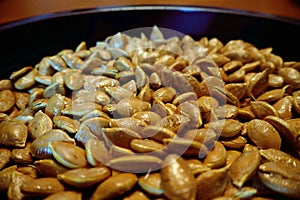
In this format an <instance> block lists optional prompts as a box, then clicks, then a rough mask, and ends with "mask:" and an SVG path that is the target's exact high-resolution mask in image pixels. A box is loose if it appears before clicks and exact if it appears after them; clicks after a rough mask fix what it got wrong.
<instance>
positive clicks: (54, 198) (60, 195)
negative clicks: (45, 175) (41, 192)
mask: <svg viewBox="0 0 300 200" xmlns="http://www.w3.org/2000/svg"><path fill="white" fill-rule="evenodd" d="M81 197H82V194H81V193H80V192H75V191H62V192H57V193H54V194H51V195H50V196H48V197H46V198H45V199H44V200H70V199H72V200H81V199H82V198H81Z"/></svg>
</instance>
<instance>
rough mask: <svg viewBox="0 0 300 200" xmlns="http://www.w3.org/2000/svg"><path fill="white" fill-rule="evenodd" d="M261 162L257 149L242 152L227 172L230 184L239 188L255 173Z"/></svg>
mask: <svg viewBox="0 0 300 200" xmlns="http://www.w3.org/2000/svg"><path fill="white" fill-rule="evenodd" d="M260 161H261V156H260V153H259V151H258V149H257V148H256V147H255V148H253V149H252V150H247V151H244V152H243V153H242V154H241V155H240V156H239V157H238V158H237V159H235V161H233V163H232V164H231V166H230V168H229V171H230V177H231V179H232V182H233V184H234V185H236V186H237V187H241V186H242V185H243V184H244V183H245V182H246V181H247V180H249V179H250V178H251V177H252V176H253V175H254V174H255V173H256V172H257V169H258V167H259V164H260Z"/></svg>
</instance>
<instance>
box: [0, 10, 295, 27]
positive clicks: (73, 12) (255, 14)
mask: <svg viewBox="0 0 300 200" xmlns="http://www.w3.org/2000/svg"><path fill="white" fill-rule="evenodd" d="M134 10H168V11H182V12H207V13H220V14H229V15H236V16H239V15H240V16H249V17H254V18H264V19H269V20H275V21H281V22H284V23H289V24H295V25H299V26H300V19H296V18H290V17H284V16H279V15H274V14H269V13H262V12H257V11H248V10H240V9H232V8H221V7H212V6H195V5H177V4H176V5H121V6H100V7H95V8H87V9H74V10H66V11H60V12H53V13H47V14H42V15H37V16H32V17H27V18H24V19H19V20H15V21H12V22H7V23H4V24H0V31H5V30H8V29H10V28H14V27H17V26H21V25H26V24H29V23H33V22H37V21H43V20H47V19H54V18H60V17H67V16H75V15H76V16H77V15H85V14H92V13H98V12H118V11H134Z"/></svg>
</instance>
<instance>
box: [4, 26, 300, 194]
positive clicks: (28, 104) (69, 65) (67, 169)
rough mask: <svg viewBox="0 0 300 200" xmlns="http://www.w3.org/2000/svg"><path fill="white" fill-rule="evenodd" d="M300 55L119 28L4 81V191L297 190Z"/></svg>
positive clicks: (299, 169) (299, 184)
mask: <svg viewBox="0 0 300 200" xmlns="http://www.w3.org/2000/svg"><path fill="white" fill-rule="evenodd" d="M299 157H300V62H297V61H284V60H283V59H282V58H281V57H280V56H278V55H275V54H274V53H272V47H266V48H264V49H258V48H257V47H255V46H254V45H253V44H251V43H248V42H246V41H243V40H241V39H237V40H231V41H229V42H227V43H225V44H223V43H222V41H220V40H219V39H217V38H211V39H209V38H207V37H203V38H201V39H200V40H198V41H195V40H194V39H193V38H192V37H191V36H189V35H185V36H184V37H182V38H179V37H177V36H174V37H170V38H165V37H164V34H163V33H162V32H161V30H160V29H159V28H158V27H157V26H154V27H153V29H152V31H151V34H150V35H149V36H146V35H145V34H144V33H141V35H140V37H134V36H129V35H127V34H125V33H117V34H115V35H113V36H109V37H107V38H106V39H105V40H104V41H101V42H97V44H96V45H95V46H93V47H88V46H87V43H86V42H84V41H83V42H81V43H80V44H79V45H78V46H77V48H76V49H74V50H72V49H64V50H62V51H59V52H58V53H57V54H55V55H49V56H47V57H44V58H42V59H41V61H40V62H39V63H37V64H36V65H35V66H25V67H23V68H21V69H20V70H17V71H14V72H13V73H12V74H11V76H10V77H8V78H7V79H3V80H1V81H0V196H1V199H10V200H21V199H47V200H52V199H73V200H77V199H78V200H79V199H90V200H99V199H124V200H147V199H157V200H158V199H160V200H163V199H166V200H167V199H170V200H193V199H199V200H202V199H203V200H206V199H214V200H231V199H232V200H236V199H254V200H267V199H289V198H300V160H299Z"/></svg>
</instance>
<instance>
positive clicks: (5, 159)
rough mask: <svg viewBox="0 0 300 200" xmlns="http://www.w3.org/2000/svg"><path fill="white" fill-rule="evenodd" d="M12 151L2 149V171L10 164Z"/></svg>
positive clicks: (0, 161) (0, 153) (0, 156)
mask: <svg viewBox="0 0 300 200" xmlns="http://www.w3.org/2000/svg"><path fill="white" fill-rule="evenodd" d="M10 156H11V151H10V150H8V149H4V148H0V170H1V169H2V168H3V167H4V166H5V165H6V164H7V163H8V162H9V160H10Z"/></svg>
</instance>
